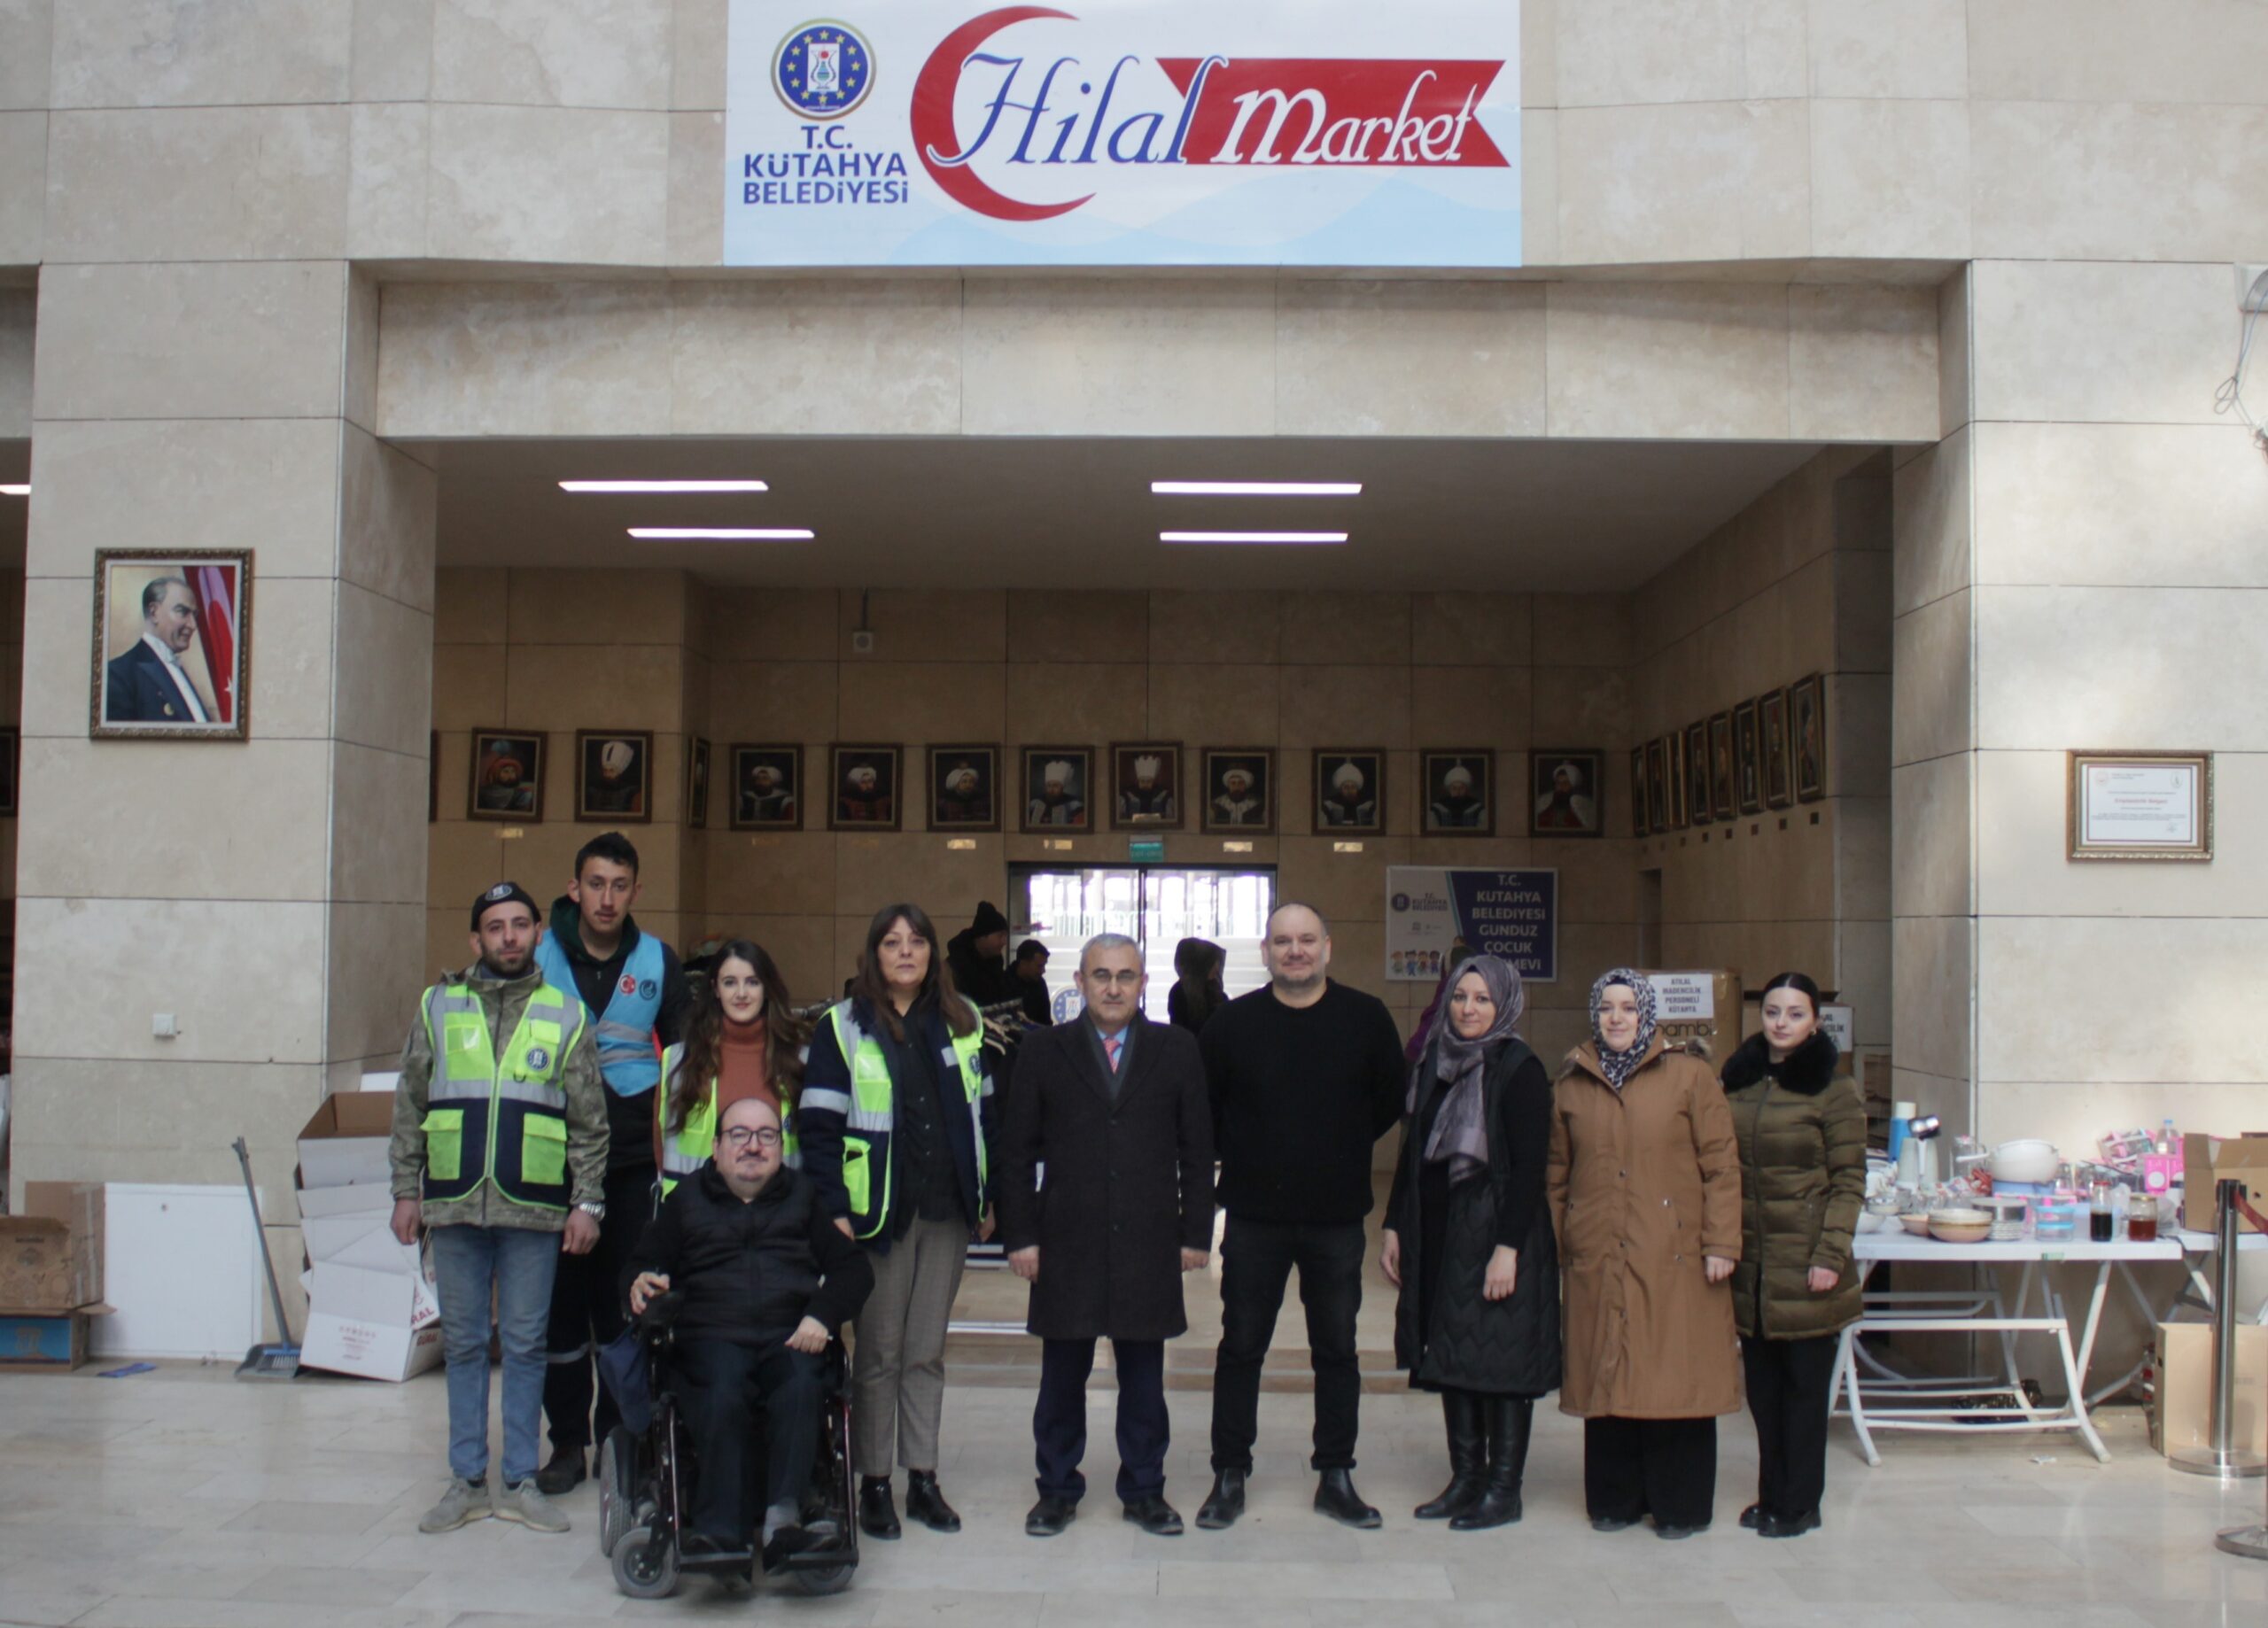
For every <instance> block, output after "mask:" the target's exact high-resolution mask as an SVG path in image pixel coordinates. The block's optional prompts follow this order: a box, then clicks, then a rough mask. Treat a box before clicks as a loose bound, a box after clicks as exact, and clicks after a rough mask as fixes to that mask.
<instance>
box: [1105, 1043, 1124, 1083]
mask: <svg viewBox="0 0 2268 1628" xmlns="http://www.w3.org/2000/svg"><path fill="white" fill-rule="evenodd" d="M1125 1043H1126V1037H1125V1036H1124V1035H1111V1036H1109V1037H1108V1038H1107V1039H1106V1040H1105V1041H1104V1042H1103V1043H1102V1049H1103V1054H1104V1055H1105V1056H1106V1057H1107V1058H1110V1072H1111V1073H1113V1074H1116V1073H1117V1072H1118V1048H1119V1047H1121V1046H1122V1045H1124V1044H1125Z"/></svg>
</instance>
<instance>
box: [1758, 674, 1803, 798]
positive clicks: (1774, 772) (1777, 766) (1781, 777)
mask: <svg viewBox="0 0 2268 1628" xmlns="http://www.w3.org/2000/svg"><path fill="white" fill-rule="evenodd" d="M1756 720H1757V728H1758V729H1759V731H1761V732H1762V733H1763V736H1764V806H1765V807H1766V808H1767V809H1784V808H1786V807H1787V806H1788V805H1789V804H1790V803H1791V802H1794V801H1795V800H1796V788H1795V783H1794V781H1793V780H1791V779H1790V778H1789V766H1788V692H1787V691H1785V690H1767V691H1765V692H1764V694H1761V695H1759V696H1758V697H1757V698H1756Z"/></svg>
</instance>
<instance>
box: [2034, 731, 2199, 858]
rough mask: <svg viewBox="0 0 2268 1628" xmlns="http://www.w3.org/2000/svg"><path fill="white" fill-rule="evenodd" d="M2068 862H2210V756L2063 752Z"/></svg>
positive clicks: (2191, 753)
mask: <svg viewBox="0 0 2268 1628" xmlns="http://www.w3.org/2000/svg"><path fill="white" fill-rule="evenodd" d="M2064 772H2065V775H2066V776H2067V777H2068V779H2069V785H2068V787H2067V797H2068V811H2067V814H2066V820H2067V822H2068V823H2067V826H2066V831H2065V835H2066V838H2067V840H2068V843H2069V849H2068V853H2069V857H2070V858H2073V859H2195V860H2210V859H2211V858H2212V857H2213V755H2212V754H2211V753H2210V752H2071V753H2069V754H2066V756H2065V761H2064Z"/></svg>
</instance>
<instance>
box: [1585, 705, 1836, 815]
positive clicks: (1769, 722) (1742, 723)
mask: <svg viewBox="0 0 2268 1628" xmlns="http://www.w3.org/2000/svg"><path fill="white" fill-rule="evenodd" d="M1826 795H1827V680H1826V678H1825V677H1824V676H1822V675H1821V674H1819V673H1814V674H1812V675H1811V676H1810V677H1809V678H1799V679H1798V680H1797V681H1796V682H1795V683H1793V684H1790V685H1786V686H1783V687H1782V688H1779V689H1776V690H1767V691H1766V692H1765V693H1764V694H1761V695H1758V696H1755V697H1752V698H1751V699H1750V700H1747V701H1744V702H1740V703H1739V704H1738V705H1737V706H1735V707H1731V708H1729V709H1727V710H1725V711H1722V712H1718V713H1713V714H1712V715H1711V716H1710V717H1706V718H1704V719H1702V720H1700V721H1699V722H1697V723H1692V724H1688V725H1686V726H1685V727H1684V728H1682V729H1674V730H1672V731H1671V732H1670V733H1667V734H1666V735H1662V736H1658V737H1657V738H1656V739H1654V740H1649V741H1647V742H1646V743H1645V744H1644V745H1643V746H1635V747H1633V748H1630V834H1631V835H1633V836H1639V837H1643V836H1657V835H1659V834H1661V833H1664V832H1668V831H1684V830H1688V829H1689V828H1691V827H1693V826H1706V825H1709V824H1712V823H1713V822H1715V821H1717V820H1728V819H1736V818H1739V817H1740V816H1742V815H1744V814H1760V813H1762V812H1763V811H1764V810H1767V809H1784V808H1786V807H1788V806H1789V805H1790V803H1797V802H1818V801H1819V800H1820V799H1821V798H1822V797H1824V796H1826Z"/></svg>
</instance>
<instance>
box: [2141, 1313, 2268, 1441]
mask: <svg viewBox="0 0 2268 1628" xmlns="http://www.w3.org/2000/svg"><path fill="white" fill-rule="evenodd" d="M2212 1417H2213V1325H2212V1324H2211V1323H2210V1322H2162V1323H2160V1324H2158V1381H2157V1395H2156V1397H2155V1400H2154V1401H2153V1402H2152V1404H2151V1407H2150V1446H2152V1447H2154V1448H2155V1449H2156V1450H2157V1451H2158V1452H2160V1453H2164V1452H2167V1451H2169V1450H2171V1451H2173V1452H2177V1453H2178V1452H2179V1451H2180V1450H2181V1449H2182V1448H2184V1447H2205V1446H2211V1445H2212V1439H2213V1436H2212ZM2229 1440H2230V1442H2231V1443H2232V1444H2233V1446H2237V1447H2240V1448H2249V1449H2250V1450H2251V1451H2253V1452H2255V1453H2268V1328H2263V1327H2261V1326H2260V1325H2259V1324H2258V1323H2255V1322H2241V1323H2239V1324H2237V1329H2236V1417H2235V1418H2234V1419H2233V1420H2232V1421H2231V1422H2230V1436H2229Z"/></svg>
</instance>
